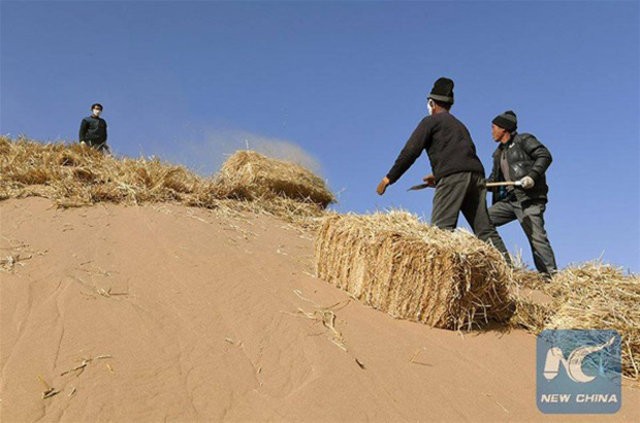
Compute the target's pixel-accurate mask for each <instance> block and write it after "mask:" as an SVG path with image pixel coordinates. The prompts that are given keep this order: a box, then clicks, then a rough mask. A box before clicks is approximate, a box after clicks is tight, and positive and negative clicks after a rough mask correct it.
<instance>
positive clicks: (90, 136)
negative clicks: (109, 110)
mask: <svg viewBox="0 0 640 423" xmlns="http://www.w3.org/2000/svg"><path fill="white" fill-rule="evenodd" d="M100 114H102V104H100V103H95V104H92V105H91V115H90V116H87V117H86V118H84V119H82V122H80V132H79V134H78V139H79V140H80V144H83V145H89V146H90V147H93V148H95V149H96V150H98V151H101V152H103V153H110V151H109V146H108V145H107V121H105V120H104V119H102V118H101V117H100Z"/></svg>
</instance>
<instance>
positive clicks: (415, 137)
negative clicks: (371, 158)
mask: <svg viewBox="0 0 640 423" xmlns="http://www.w3.org/2000/svg"><path fill="white" fill-rule="evenodd" d="M453 86H454V83H453V81H452V80H451V79H449V78H439V79H438V80H437V81H436V82H435V83H434V85H433V89H432V90H431V93H430V94H429V96H428V97H427V108H428V110H429V116H427V117H425V118H424V119H422V121H421V122H420V123H419V124H418V127H417V128H416V129H415V130H414V131H413V134H411V137H410V138H409V140H408V141H407V143H406V145H405V146H404V148H403V149H402V151H401V152H400V154H399V155H398V158H397V159H396V161H395V164H394V165H393V167H392V168H391V170H390V171H389V173H387V175H386V176H385V177H384V178H382V181H380V184H378V188H377V192H378V194H379V195H383V194H384V193H385V191H386V189H387V187H388V186H389V185H392V184H393V183H395V182H396V181H397V180H398V179H400V177H401V176H402V175H403V174H404V173H405V172H406V171H407V169H409V167H411V165H413V163H414V162H415V161H416V159H417V158H418V157H419V156H420V154H422V151H423V150H426V152H427V155H428V156H429V161H430V163H431V168H432V170H433V173H432V174H430V175H427V176H426V177H424V178H423V179H424V181H425V182H426V183H427V184H428V185H429V186H432V187H435V189H436V192H435V195H434V197H433V208H432V211H431V224H433V225H435V226H437V227H438V228H441V229H446V230H453V229H455V227H456V226H457V224H458V216H459V214H460V212H462V214H463V215H464V217H465V219H467V222H469V225H470V226H471V229H472V230H473V232H474V233H475V234H476V236H477V237H478V238H480V239H481V240H483V241H485V242H489V243H491V244H493V246H494V247H496V248H497V249H498V251H500V252H501V253H502V255H503V256H504V258H505V260H506V261H507V263H509V264H511V258H510V257H509V253H508V252H507V249H506V247H505V245H504V242H503V241H502V238H500V235H498V232H497V231H496V229H495V227H494V226H493V223H491V220H490V219H489V213H488V211H487V202H486V195H487V189H486V187H485V179H484V167H483V166H482V162H481V161H480V159H479V158H478V156H477V154H476V146H475V144H474V143H473V140H472V139H471V135H470V134H469V130H468V129H467V127H466V126H465V125H464V124H463V123H462V122H460V121H459V120H458V119H456V118H455V117H454V116H453V115H452V114H451V113H449V111H450V109H451V106H452V105H453V100H454V97H453Z"/></svg>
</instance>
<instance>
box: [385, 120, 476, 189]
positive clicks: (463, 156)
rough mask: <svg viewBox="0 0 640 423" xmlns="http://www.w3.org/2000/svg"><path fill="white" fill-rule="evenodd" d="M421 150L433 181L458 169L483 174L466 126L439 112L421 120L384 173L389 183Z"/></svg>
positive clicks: (406, 167)
mask: <svg viewBox="0 0 640 423" xmlns="http://www.w3.org/2000/svg"><path fill="white" fill-rule="evenodd" d="M422 150H427V154H428V155H429V161H430V162H431V169H432V170H433V175H434V176H435V177H436V181H437V180H439V179H440V178H442V177H443V176H447V175H451V174H454V173H458V172H473V173H478V174H481V175H482V176H484V167H483V166H482V162H481V161H480V159H479V158H478V156H477V155H476V146H475V145H474V144H473V140H472V139H471V135H470V134H469V130H468V129H467V127H466V126H464V124H463V123H462V122H460V121H459V120H458V119H456V118H455V117H454V116H453V115H452V114H450V113H447V112H441V113H437V114H435V115H432V116H427V117H426V118H424V119H422V121H421V122H420V123H419V124H418V127H417V128H416V129H415V130H414V131H413V134H411V137H410V138H409V140H408V141H407V144H406V145H405V146H404V148H403V149H402V151H401V152H400V154H399V155H398V158H397V159H396V162H395V164H394V165H393V167H392V168H391V170H390V171H389V173H388V174H387V178H389V181H390V182H391V183H392V184H393V183H394V182H396V181H397V180H398V179H400V177H401V176H402V175H403V174H404V173H405V172H406V171H407V169H409V168H410V167H411V165H412V164H413V163H414V162H415V161H416V159H417V158H418V157H419V156H420V154H421V153H422Z"/></svg>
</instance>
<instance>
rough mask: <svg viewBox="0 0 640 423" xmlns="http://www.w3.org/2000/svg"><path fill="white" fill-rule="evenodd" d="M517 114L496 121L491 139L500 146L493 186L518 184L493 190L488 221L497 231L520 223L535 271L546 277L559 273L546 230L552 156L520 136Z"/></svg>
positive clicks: (529, 137)
mask: <svg viewBox="0 0 640 423" xmlns="http://www.w3.org/2000/svg"><path fill="white" fill-rule="evenodd" d="M517 129H518V119H517V117H516V114H515V113H514V112H513V111H511V110H508V111H506V112H504V113H502V114H500V115H498V116H496V117H495V119H493V121H492V125H491V135H492V137H493V139H494V140H495V141H496V142H498V143H499V144H498V148H497V149H496V151H495V152H494V153H493V170H492V171H491V176H490V177H489V180H490V181H492V182H503V181H506V182H516V183H517V185H515V186H508V187H506V189H494V190H493V205H492V206H491V207H490V208H489V217H491V221H492V222H493V224H494V225H495V226H496V227H498V226H502V225H504V224H506V223H509V222H511V221H513V220H515V219H518V221H519V222H520V225H521V226H522V229H524V233H525V234H526V235H527V239H528V240H529V244H530V245H531V251H532V253H533V261H534V263H535V266H536V269H538V271H539V272H540V273H542V274H544V275H545V276H547V277H550V276H551V275H552V274H553V273H555V272H556V271H557V267H556V259H555V256H554V254H553V249H552V248H551V243H550V242H549V239H548V238H547V232H546V230H545V228H544V216H543V215H544V211H545V208H546V204H547V193H548V192H549V187H548V186H547V181H546V178H545V172H546V170H547V168H548V167H549V165H550V164H551V160H552V159H551V153H550V152H549V150H548V149H547V148H546V147H545V146H544V145H542V143H540V141H538V140H537V139H536V137H534V136H533V135H531V134H524V133H523V134H519V133H518V132H517Z"/></svg>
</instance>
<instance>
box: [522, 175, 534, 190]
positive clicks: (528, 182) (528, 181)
mask: <svg viewBox="0 0 640 423" xmlns="http://www.w3.org/2000/svg"><path fill="white" fill-rule="evenodd" d="M520 183H521V184H522V188H524V189H531V188H533V186H534V185H535V184H536V182H535V181H534V180H533V178H532V177H531V176H525V177H524V178H522V179H520Z"/></svg>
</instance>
